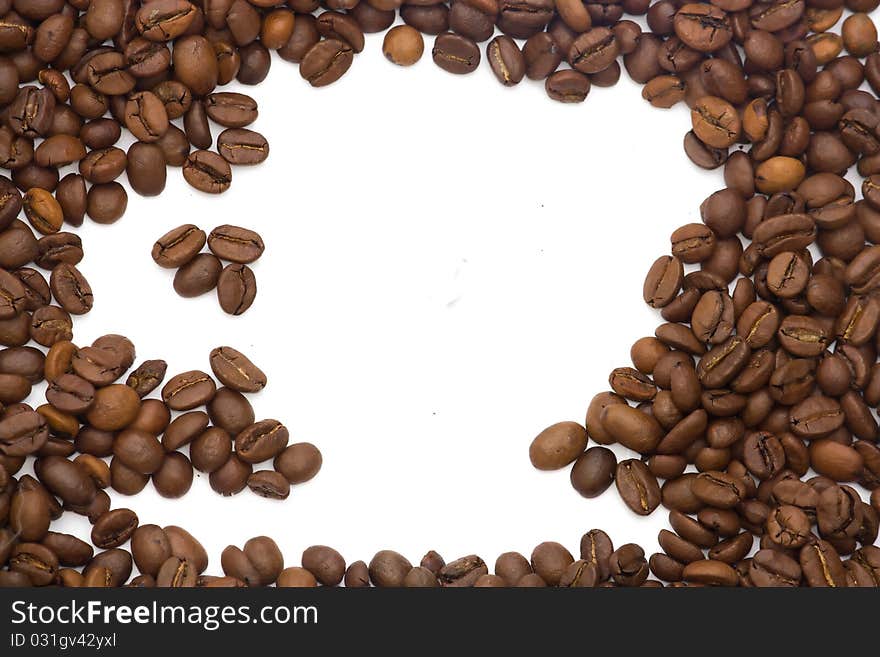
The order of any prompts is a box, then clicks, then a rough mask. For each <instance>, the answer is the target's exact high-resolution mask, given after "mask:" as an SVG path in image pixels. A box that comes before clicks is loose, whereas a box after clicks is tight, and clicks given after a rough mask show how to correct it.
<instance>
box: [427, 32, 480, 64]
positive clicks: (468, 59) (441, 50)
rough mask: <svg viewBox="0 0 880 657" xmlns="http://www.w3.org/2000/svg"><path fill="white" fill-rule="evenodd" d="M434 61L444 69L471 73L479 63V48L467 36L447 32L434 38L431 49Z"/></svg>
mask: <svg viewBox="0 0 880 657" xmlns="http://www.w3.org/2000/svg"><path fill="white" fill-rule="evenodd" d="M431 56H432V57H433V58H434V63H435V64H437V66H439V67H440V68H442V69H443V70H444V71H448V72H449V73H456V74H465V73H471V72H473V71H475V70H476V69H477V66H479V65H480V49H479V48H478V47H477V44H476V43H474V42H473V41H472V40H470V39H468V38H467V37H464V36H461V35H458V34H453V33H451V32H447V33H445V34H441V35H439V36H438V37H437V38H436V39H435V40H434V48H433V50H432V51H431Z"/></svg>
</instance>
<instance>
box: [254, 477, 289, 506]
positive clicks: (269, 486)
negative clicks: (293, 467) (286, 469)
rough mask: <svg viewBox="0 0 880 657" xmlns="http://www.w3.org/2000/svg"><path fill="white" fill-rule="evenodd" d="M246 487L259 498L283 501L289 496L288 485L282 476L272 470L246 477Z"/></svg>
mask: <svg viewBox="0 0 880 657" xmlns="http://www.w3.org/2000/svg"><path fill="white" fill-rule="evenodd" d="M247 486H248V488H250V489H251V490H252V491H253V492H254V493H256V494H257V495H259V496H260V497H266V498H269V499H273V500H284V499H287V497H288V495H290V483H289V482H288V481H287V479H286V478H285V477H284V475H282V474H280V473H278V472H275V471H274V470H261V471H259V472H255V473H253V474H252V475H251V476H250V477H248V480H247Z"/></svg>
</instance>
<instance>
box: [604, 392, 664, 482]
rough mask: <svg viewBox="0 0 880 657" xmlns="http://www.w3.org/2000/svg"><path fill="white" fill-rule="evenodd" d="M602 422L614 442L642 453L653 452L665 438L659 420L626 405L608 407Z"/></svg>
mask: <svg viewBox="0 0 880 657" xmlns="http://www.w3.org/2000/svg"><path fill="white" fill-rule="evenodd" d="M600 421H601V424H602V427H603V429H604V430H605V431H606V432H607V433H608V436H609V437H610V438H611V439H612V440H614V441H617V442H619V443H620V444H621V445H623V446H624V447H628V448H629V449H633V450H636V451H638V452H641V453H649V452H652V451H653V450H654V448H655V447H656V446H657V444H658V443H659V442H660V439H661V438H662V437H663V429H662V427H661V426H660V424H659V423H658V422H657V420H655V419H654V418H653V417H651V416H649V415H646V414H644V413H642V412H641V411H639V410H638V409H635V408H632V407H631V406H628V405H626V404H610V405H608V406H606V407H605V409H604V410H603V411H602V412H601V415H600ZM618 467H619V466H618Z"/></svg>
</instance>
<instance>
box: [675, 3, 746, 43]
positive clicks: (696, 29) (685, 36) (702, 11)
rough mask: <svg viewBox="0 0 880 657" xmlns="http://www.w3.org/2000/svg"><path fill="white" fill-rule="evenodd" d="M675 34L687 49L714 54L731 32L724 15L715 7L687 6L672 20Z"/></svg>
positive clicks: (729, 36)
mask: <svg viewBox="0 0 880 657" xmlns="http://www.w3.org/2000/svg"><path fill="white" fill-rule="evenodd" d="M673 27H674V29H675V34H676V36H678V38H679V39H681V40H682V41H683V42H684V43H686V44H687V45H688V46H689V47H691V48H693V49H694V50H698V51H700V52H714V51H716V50H719V49H721V48H723V47H724V46H726V45H727V44H728V43H729V42H730V39H731V38H732V36H733V30H732V28H731V25H730V22H729V21H728V19H727V16H726V14H725V13H724V12H723V11H721V10H720V9H718V8H717V7H714V6H710V5H704V4H687V5H684V6H683V7H681V8H680V9H679V10H678V11H677V12H676V13H675V18H674V20H673Z"/></svg>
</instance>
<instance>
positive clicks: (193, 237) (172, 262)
mask: <svg viewBox="0 0 880 657" xmlns="http://www.w3.org/2000/svg"><path fill="white" fill-rule="evenodd" d="M206 239H207V238H206V236H205V232H204V231H203V230H201V229H199V228H198V226H195V225H193V224H184V225H183V226H178V227H177V228H174V229H172V230H170V231H169V232H168V233H166V234H165V235H163V236H162V237H160V238H159V239H158V240H156V243H155V244H154V245H153V251H152V256H153V260H154V261H155V262H156V264H157V265H159V266H160V267H167V268H169V269H176V268H178V267H182V266H183V265H185V264H187V263H188V262H190V261H191V260H192V259H193V258H194V257H195V256H196V254H198V253H199V251H201V250H202V247H203V246H205V242H206Z"/></svg>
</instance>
